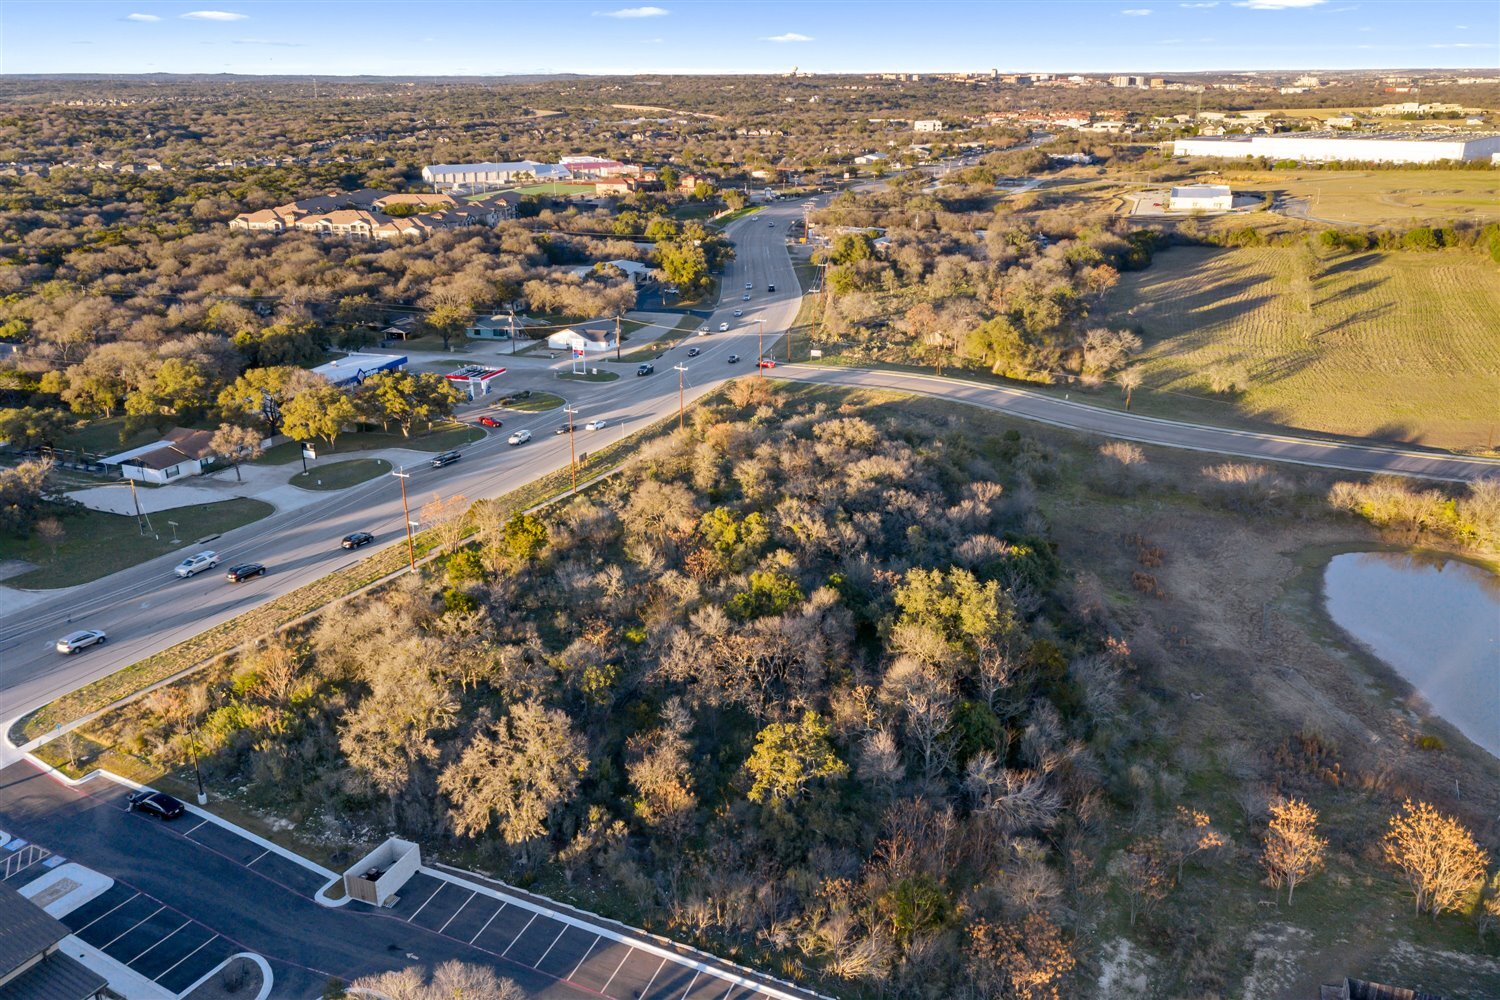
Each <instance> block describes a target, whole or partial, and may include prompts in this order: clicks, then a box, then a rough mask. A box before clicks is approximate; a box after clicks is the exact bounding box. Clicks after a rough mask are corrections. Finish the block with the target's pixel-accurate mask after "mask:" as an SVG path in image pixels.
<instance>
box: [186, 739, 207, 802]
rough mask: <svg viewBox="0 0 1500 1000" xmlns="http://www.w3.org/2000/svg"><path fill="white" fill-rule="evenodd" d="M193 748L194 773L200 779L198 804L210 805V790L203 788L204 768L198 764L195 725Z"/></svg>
mask: <svg viewBox="0 0 1500 1000" xmlns="http://www.w3.org/2000/svg"><path fill="white" fill-rule="evenodd" d="M189 745H190V746H191V747H192V748H193V775H194V777H196V778H197V779H198V804H199V805H200V806H206V805H208V792H207V791H205V790H204V788H203V769H202V768H200V767H199V766H198V727H197V726H194V727H193V742H192V743H191V744H189Z"/></svg>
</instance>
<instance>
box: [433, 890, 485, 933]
mask: <svg viewBox="0 0 1500 1000" xmlns="http://www.w3.org/2000/svg"><path fill="white" fill-rule="evenodd" d="M477 895H479V893H477V892H471V893H469V898H468V899H466V900H464V901H463V902H462V903H460V904H459V905H458V909H456V910H454V911H453V917H456V916H458V915H459V914H460V913H462V912H464V907H465V906H468V905H469V904H470V903H471V902H473V901H474V897H475V896H477ZM453 917H449V918H448V919H447V920H444V921H443V926H441V927H439V928H438V933H439V934H441V933H443V932H444V931H446V930H447V929H448V925H449V924H451V923H453Z"/></svg>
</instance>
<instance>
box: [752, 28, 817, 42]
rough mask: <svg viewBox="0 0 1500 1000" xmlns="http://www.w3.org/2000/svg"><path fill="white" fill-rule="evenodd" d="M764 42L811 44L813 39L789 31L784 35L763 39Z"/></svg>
mask: <svg viewBox="0 0 1500 1000" xmlns="http://www.w3.org/2000/svg"><path fill="white" fill-rule="evenodd" d="M761 41H763V42H810V41H812V38H811V37H810V36H808V35H799V34H797V33H796V32H795V31H788V32H787V33H786V34H784V35H772V36H771V37H770V38H762V39H761Z"/></svg>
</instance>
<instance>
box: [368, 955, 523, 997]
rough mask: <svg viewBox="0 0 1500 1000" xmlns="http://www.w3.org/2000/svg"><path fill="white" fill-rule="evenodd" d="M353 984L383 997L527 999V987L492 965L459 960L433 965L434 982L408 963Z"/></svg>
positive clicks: (373, 994)
mask: <svg viewBox="0 0 1500 1000" xmlns="http://www.w3.org/2000/svg"><path fill="white" fill-rule="evenodd" d="M350 985H351V986H352V987H353V989H354V990H356V991H357V992H358V993H359V994H360V995H361V996H375V997H379V998H381V1000H525V997H526V991H525V990H523V989H521V987H519V986H517V985H516V984H515V981H514V980H510V979H502V978H500V977H499V976H497V975H496V974H495V970H493V969H491V968H490V967H489V966H486V965H469V964H467V963H464V962H459V961H456V960H449V961H447V962H443V963H442V964H440V965H439V966H438V967H437V968H436V969H433V970H432V981H431V982H428V981H427V979H426V977H425V976H424V975H423V974H422V969H421V968H419V967H408V968H405V969H393V970H391V971H389V972H379V973H375V974H373V975H369V976H361V977H360V978H359V979H356V980H355V981H354V982H353V983H352V984H350ZM341 995H344V996H347V995H348V994H341Z"/></svg>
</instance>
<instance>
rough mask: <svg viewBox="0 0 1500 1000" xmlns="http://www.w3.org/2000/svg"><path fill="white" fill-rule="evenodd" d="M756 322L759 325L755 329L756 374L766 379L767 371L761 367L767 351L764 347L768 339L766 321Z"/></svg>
mask: <svg viewBox="0 0 1500 1000" xmlns="http://www.w3.org/2000/svg"><path fill="white" fill-rule="evenodd" d="M755 322H756V323H757V324H758V325H757V326H756V328H755V374H756V376H757V377H759V378H765V377H766V369H765V368H764V367H763V366H762V365H761V360H762V359H763V358H765V356H766V354H765V350H766V349H765V347H764V346H763V344H764V341H765V337H766V321H765V320H763V319H758V320H756V321H755Z"/></svg>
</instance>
